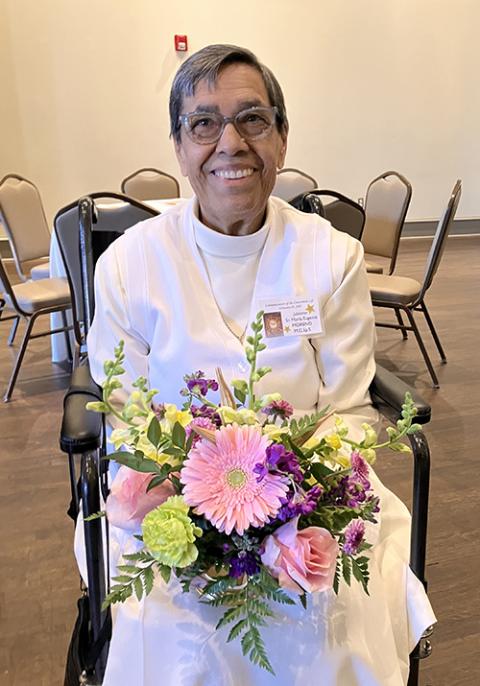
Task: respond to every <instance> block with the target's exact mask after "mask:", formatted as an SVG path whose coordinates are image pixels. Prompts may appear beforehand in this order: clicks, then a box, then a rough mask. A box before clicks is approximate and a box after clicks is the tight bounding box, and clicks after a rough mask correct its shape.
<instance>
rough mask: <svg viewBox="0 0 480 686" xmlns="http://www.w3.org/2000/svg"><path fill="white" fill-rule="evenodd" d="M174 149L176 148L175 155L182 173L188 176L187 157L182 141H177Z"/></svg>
mask: <svg viewBox="0 0 480 686" xmlns="http://www.w3.org/2000/svg"><path fill="white" fill-rule="evenodd" d="M174 147H175V154H176V156H177V160H178V165H179V167H180V171H181V172H182V176H188V173H187V161H186V157H185V151H184V149H183V146H182V142H181V141H177V140H176V141H175V142H174Z"/></svg>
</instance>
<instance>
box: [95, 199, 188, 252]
mask: <svg viewBox="0 0 480 686" xmlns="http://www.w3.org/2000/svg"><path fill="white" fill-rule="evenodd" d="M188 204H189V201H188V200H182V201H180V202H179V203H178V204H177V205H174V206H173V207H172V208H171V209H169V210H167V211H166V212H162V213H161V214H159V215H157V216H154V217H150V218H149V219H145V220H143V221H141V222H139V223H138V224H135V225H134V226H131V227H130V228H128V229H127V230H126V231H125V232H124V233H123V234H122V235H121V236H119V237H118V238H117V239H116V240H115V241H114V242H113V243H112V244H111V245H110V246H109V247H108V248H107V250H106V251H105V253H104V255H106V258H104V259H108V257H109V256H112V257H113V254H114V255H115V256H116V258H117V259H120V260H122V259H128V260H129V261H131V260H132V259H134V258H135V255H138V254H139V252H142V253H143V252H144V251H145V250H146V251H156V250H159V249H160V250H163V249H165V248H166V247H167V245H168V243H172V242H174V243H175V242H177V243H178V240H179V233H180V231H179V229H180V227H181V226H182V224H183V216H184V212H185V210H186V208H187V206H188ZM102 257H103V255H102Z"/></svg>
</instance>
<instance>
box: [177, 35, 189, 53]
mask: <svg viewBox="0 0 480 686" xmlns="http://www.w3.org/2000/svg"><path fill="white" fill-rule="evenodd" d="M175 50H176V51H177V52H187V50H188V40H187V37H186V36H177V35H176V36H175Z"/></svg>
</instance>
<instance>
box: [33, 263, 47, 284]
mask: <svg viewBox="0 0 480 686" xmlns="http://www.w3.org/2000/svg"><path fill="white" fill-rule="evenodd" d="M49 277H50V261H49V260H48V261H47V262H43V263H42V264H37V265H36V266H35V267H32V269H31V270H30V278H31V279H33V281H40V280H41V279H48V278H49Z"/></svg>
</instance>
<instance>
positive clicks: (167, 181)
mask: <svg viewBox="0 0 480 686" xmlns="http://www.w3.org/2000/svg"><path fill="white" fill-rule="evenodd" d="M121 188H122V193H126V195H128V196H130V197H131V198H136V199H137V200H161V199H163V198H178V197H179V196H180V186H179V184H178V181H177V179H176V178H175V177H174V176H171V175H170V174H167V173H166V172H163V171H160V169H154V168H153V167H144V168H143V169H138V170H137V171H136V172H133V174H130V176H127V177H126V178H125V179H123V181H122V185H121Z"/></svg>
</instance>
